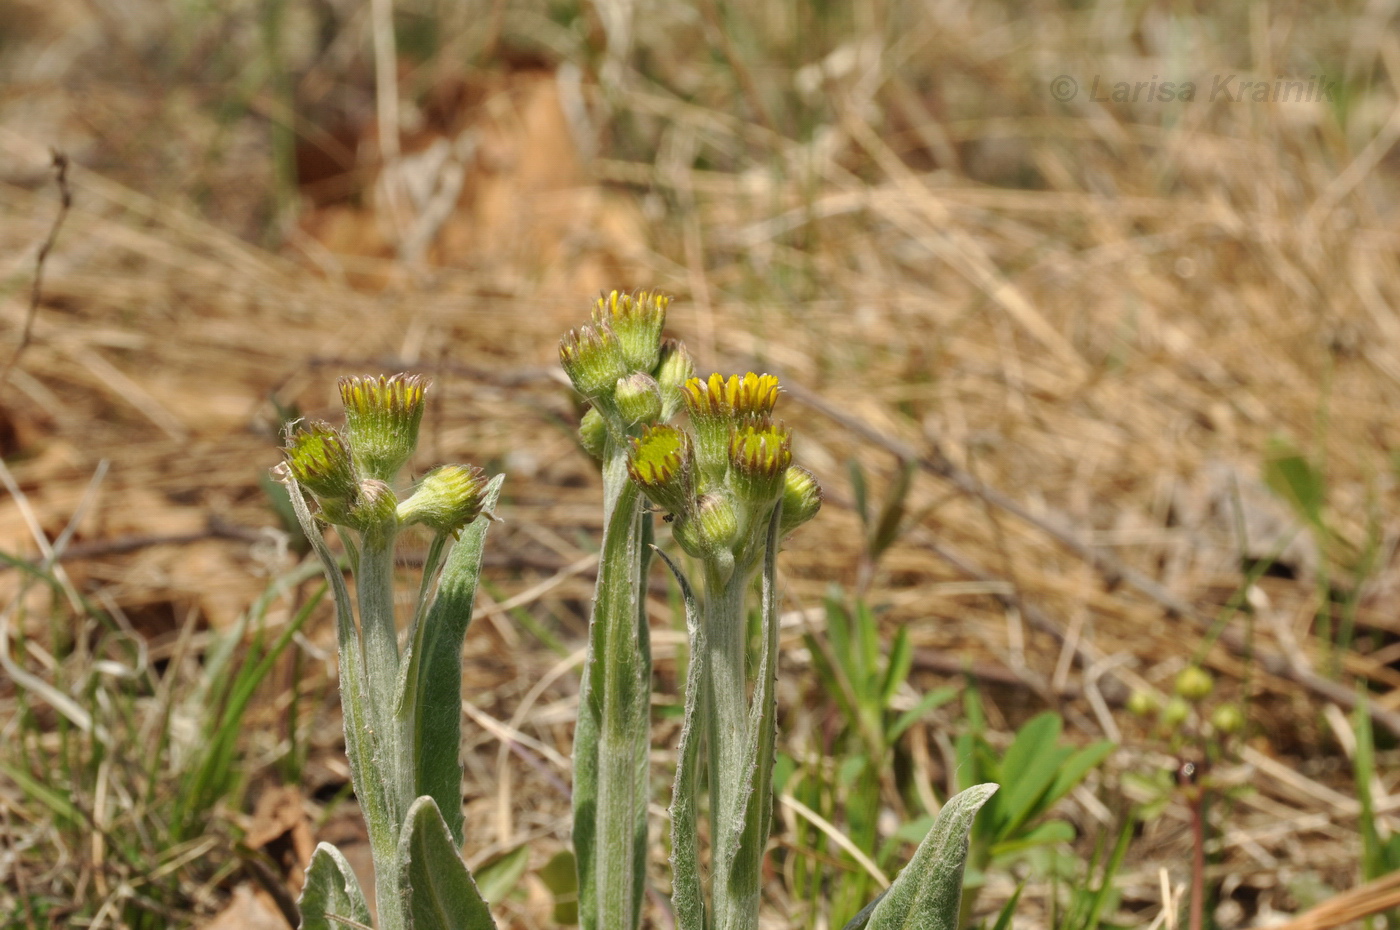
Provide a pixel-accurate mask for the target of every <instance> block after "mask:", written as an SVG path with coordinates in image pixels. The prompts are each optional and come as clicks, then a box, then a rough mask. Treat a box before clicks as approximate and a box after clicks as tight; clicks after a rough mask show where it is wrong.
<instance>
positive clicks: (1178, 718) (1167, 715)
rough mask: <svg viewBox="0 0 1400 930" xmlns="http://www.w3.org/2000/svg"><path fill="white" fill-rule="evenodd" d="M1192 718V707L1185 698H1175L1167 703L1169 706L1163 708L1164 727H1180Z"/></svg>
mask: <svg viewBox="0 0 1400 930" xmlns="http://www.w3.org/2000/svg"><path fill="white" fill-rule="evenodd" d="M1190 716H1191V705H1190V704H1187V703H1186V701H1185V699H1184V698H1181V697H1173V698H1172V699H1171V700H1170V701H1168V702H1167V706H1165V707H1163V708H1162V718H1161V719H1162V725H1163V726H1166V727H1179V726H1181V725H1182V724H1183V723H1185V722H1186V718H1188V717H1190Z"/></svg>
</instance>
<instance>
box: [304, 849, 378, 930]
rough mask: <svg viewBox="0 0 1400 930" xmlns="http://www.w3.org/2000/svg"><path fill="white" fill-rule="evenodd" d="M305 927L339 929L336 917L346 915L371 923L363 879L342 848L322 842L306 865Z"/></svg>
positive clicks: (313, 929)
mask: <svg viewBox="0 0 1400 930" xmlns="http://www.w3.org/2000/svg"><path fill="white" fill-rule="evenodd" d="M298 903H299V904H300V907H301V930H339V928H340V927H342V926H343V925H342V924H340V923H338V922H337V921H335V920H333V919H332V917H333V916H334V917H343V918H348V919H350V920H353V921H356V922H357V923H362V924H364V925H366V926H369V923H370V916H369V905H368V904H366V903H365V893H364V892H363V891H361V890H360V882H359V879H357V878H356V877H355V872H354V871H353V870H352V869H351V868H350V863H349V862H347V861H346V860H345V857H344V856H343V855H341V853H340V850H338V849H336V848H335V847H334V846H332V845H331V844H329V843H321V844H320V845H318V846H317V847H316V851H315V852H314V853H312V854H311V864H310V865H308V866H307V867H306V884H305V885H303V886H302V889H301V899H300V901H299V902H298Z"/></svg>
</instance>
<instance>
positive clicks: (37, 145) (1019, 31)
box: [0, 0, 1400, 928]
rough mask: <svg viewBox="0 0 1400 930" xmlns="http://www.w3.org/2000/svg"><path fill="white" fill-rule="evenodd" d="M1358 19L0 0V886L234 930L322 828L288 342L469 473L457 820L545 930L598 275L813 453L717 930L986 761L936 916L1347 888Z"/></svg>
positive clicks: (328, 732) (1171, 918) (820, 901)
mask: <svg viewBox="0 0 1400 930" xmlns="http://www.w3.org/2000/svg"><path fill="white" fill-rule="evenodd" d="M1395 25H1396V24H1395V19H1394V12H1393V11H1392V10H1391V9H1390V8H1389V6H1388V5H1387V4H1383V3H1380V4H1378V3H1370V4H1361V3H1350V4H1340V5H1334V4H1322V3H1308V2H1299V3H1294V4H1290V5H1287V6H1286V7H1284V6H1282V5H1276V4H1275V5H1271V4H1263V3H1255V4H1217V5H1209V4H1193V3H1185V2H1136V3H1127V2H1119V0H1102V2H1082V3H1068V2H1050V0H1044V2H990V3H968V2H963V0H860V2H855V3H836V2H818V0H806V2H802V0H757V2H748V3H738V2H733V0H693V2H672V0H594V2H578V3H574V2H563V0H560V2H549V0H540V2H532V0H461V2H447V0H233V2H223V3H213V2H196V0H2V2H0V204H2V206H0V364H6V366H7V367H6V368H5V369H4V374H3V378H4V382H3V388H0V462H3V465H4V467H3V469H0V482H2V483H3V484H4V487H5V491H6V493H5V495H4V496H3V497H0V560H3V562H4V565H3V566H0V661H3V670H0V737H2V738H0V878H3V880H0V921H3V922H4V923H5V924H6V925H14V926H21V927H30V926H34V927H41V926H50V925H67V926H106V927H111V926H133V927H167V926H169V927H177V926H195V927H214V926H226V927H243V926H252V927H257V926H269V927H278V926H286V915H288V914H289V913H290V910H289V908H290V904H289V902H290V901H291V900H292V899H294V897H295V893H296V889H297V887H298V882H299V880H300V869H301V866H302V865H304V862H305V858H306V856H307V855H308V854H309V851H310V848H311V846H312V845H313V844H314V842H315V840H317V839H330V840H333V841H335V842H337V843H338V844H339V845H340V846H341V847H342V848H345V849H347V852H351V853H353V850H354V848H355V845H356V843H355V840H356V837H362V835H363V827H362V825H361V824H359V823H358V822H357V820H356V817H357V816H358V815H357V814H356V813H354V806H353V805H347V804H344V803H343V802H344V801H345V799H346V797H347V793H348V791H349V786H348V771H347V770H346V768H345V766H344V764H343V759H342V756H341V746H340V736H339V720H338V708H337V705H336V702H335V699H334V692H333V687H334V667H333V655H334V649H333V647H332V645H331V644H332V633H331V624H330V619H329V618H330V614H329V610H328V607H327V605H326V603H325V602H324V600H323V593H322V591H321V588H320V582H318V581H316V580H315V572H314V571H313V570H311V569H308V568H306V567H305V565H304V563H302V561H301V553H302V552H303V549H302V547H301V546H300V545H299V539H298V538H297V537H296V536H295V534H294V533H292V532H290V531H289V529H288V524H287V523H286V522H285V520H284V519H283V518H282V517H281V516H279V509H278V503H279V502H278V500H277V498H276V492H275V490H273V489H271V488H269V487H268V484H267V482H266V480H265V478H264V476H265V474H266V470H267V468H268V467H269V466H270V465H271V464H273V463H274V462H275V461H276V460H277V458H278V454H277V451H276V446H277V430H278V425H279V424H280V423H281V422H282V421H283V420H284V419H285V418H287V417H288V416H296V415H300V414H305V415H327V414H328V413H329V411H330V410H332V409H333V404H332V402H333V400H334V390H333V381H334V379H335V377H337V376H338V375H341V374H345V373H349V372H380V371H386V372H387V371H392V370H399V369H402V368H411V369H413V370H418V371H422V372H425V373H427V374H429V375H431V376H432V377H433V378H434V380H435V382H436V387H435V389H434V393H433V395H432V396H431V399H430V409H429V413H428V418H427V420H426V421H425V427H424V432H425V436H426V440H425V442H424V443H423V445H424V447H425V449H426V451H425V454H424V463H423V464H431V463H434V462H439V461H471V462H474V463H476V464H480V465H483V466H486V467H488V469H489V470H492V471H501V470H504V471H505V472H507V474H508V479H507V483H506V486H505V499H504V502H503V505H502V508H501V511H500V514H501V516H502V517H503V518H504V519H505V521H506V522H505V524H504V525H503V526H502V527H500V532H494V531H493V545H492V549H491V552H490V554H489V555H488V562H487V573H486V581H487V584H486V591H485V592H483V594H482V596H481V598H480V600H479V603H478V617H477V620H476V624H475V625H474V627H473V630H472V632H471V633H470V635H469V636H468V645H467V668H468V675H469V679H468V681H467V683H466V690H465V693H466V694H467V695H468V696H469V702H468V703H469V705H470V706H469V707H467V708H466V709H465V712H466V713H467V714H468V717H469V725H468V738H467V740H466V747H465V751H466V752H467V768H468V780H467V783H466V784H465V785H464V797H465V803H466V809H467V823H468V833H469V841H468V846H467V849H466V855H467V856H468V858H469V860H470V861H471V862H472V864H473V866H474V867H475V866H485V869H484V872H485V874H486V875H487V876H488V877H489V883H490V891H491V896H492V897H493V898H494V899H497V900H499V901H500V904H499V907H498V910H499V911H500V913H503V914H505V915H507V919H508V920H509V921H512V922H513V924H512V925H513V926H520V927H537V926H550V925H553V924H554V923H555V922H556V921H559V920H566V919H567V918H568V911H569V906H568V897H569V894H570V888H569V881H568V875H569V867H568V863H567V857H566V854H565V853H564V850H566V848H567V839H568V837H567V810H568V799H567V785H568V781H569V774H568V754H569V746H570V733H571V723H572V720H573V714H574V706H575V705H576V701H577V676H576V668H577V662H578V659H579V652H578V650H579V648H580V647H581V645H582V643H583V641H584V639H583V633H584V626H583V625H584V622H585V618H586V615H587V611H586V606H587V602H588V598H589V596H590V594H591V589H592V580H591V577H592V572H593V567H594V564H595V558H594V553H595V552H596V540H597V534H598V529H599V527H598V517H597V513H598V507H597V497H598V487H599V482H598V479H597V475H596V474H595V473H594V472H593V470H592V467H591V464H590V461H589V460H588V459H587V457H586V456H584V455H583V454H582V453H581V452H580V451H579V450H578V449H577V447H576V444H575V441H574V439H573V429H574V427H575V426H576V424H577V417H578V414H579V408H578V407H577V405H576V404H575V403H574V401H573V400H572V399H571V398H570V397H569V395H568V393H567V391H566V388H565V386H564V384H563V382H562V381H561V378H560V376H559V375H558V374H557V372H556V371H555V367H556V366H555V361H554V359H555V349H554V347H555V345H556V342H557V339H558V337H559V335H560V334H561V333H562V332H563V331H564V330H565V329H567V328H568V327H569V326H572V325H575V324H576V323H577V322H578V321H580V320H581V319H582V318H583V316H584V314H585V307H586V306H587V302H588V301H589V300H590V299H591V297H592V296H593V295H594V294H595V293H596V292H597V291H598V290H599V289H600V288H614V287H617V288H633V287H643V286H647V287H660V288H662V289H664V290H667V291H669V292H670V293H672V294H674V295H676V297H677V301H676V303H675V304H674V305H673V308H674V309H673V313H672V319H671V324H670V327H669V329H670V331H671V333H672V334H674V335H676V336H679V337H682V338H684V339H685V341H686V342H687V344H688V345H689V346H690V348H691V350H692V351H693V352H694V353H695V354H696V356H697V359H698V365H699V367H700V368H701V369H702V370H710V369H717V370H721V371H725V372H729V371H735V370H738V371H742V370H746V369H749V368H754V369H757V370H769V371H773V372H775V373H777V374H779V375H780V376H782V378H783V382H784V386H785V388H786V389H787V393H786V395H785V396H784V398H783V400H782V401H781V408H782V409H781V410H780V413H781V414H782V416H784V417H785V418H786V419H787V420H788V421H789V422H790V423H792V424H793V425H798V426H799V427H800V428H799V429H798V436H799V443H800V448H799V449H798V450H797V454H798V458H799V459H800V460H801V461H802V462H803V463H804V464H806V465H808V466H809V467H811V468H812V469H813V470H814V471H815V472H816V473H817V475H818V476H819V478H820V479H821V481H822V482H823V485H824V486H825V488H826V491H827V506H826V509H825V510H824V511H823V513H822V515H821V517H820V518H819V519H818V521H817V522H816V523H815V524H813V525H812V526H811V527H809V528H808V529H807V530H806V531H804V532H803V533H801V534H799V535H797V536H796V537H795V538H794V539H793V540H792V542H791V544H790V547H789V549H788V551H787V553H786V554H785V555H784V557H783V560H782V565H781V570H782V573H783V574H784V585H785V587H784V590H785V606H786V610H787V611H788V613H787V615H786V617H785V620H784V633H783V636H784V649H783V656H782V666H783V667H782V674H783V678H782V694H781V703H782V706H783V707H784V708H785V711H784V713H785V717H784V720H783V721H782V725H781V734H782V735H781V736H780V741H781V746H780V749H781V752H782V758H781V760H780V763H779V773H778V782H779V791H780V803H779V805H778V806H777V807H776V810H777V812H778V817H777V820H778V824H777V828H776V832H775V836H774V841H773V847H772V852H771V854H770V864H771V867H772V881H771V882H770V883H769V889H768V895H769V901H768V908H769V911H770V912H771V914H772V917H773V921H774V922H773V926H775V927H777V926H802V927H813V928H816V927H840V926H841V925H842V924H843V923H844V921H845V919H847V918H849V917H850V916H852V915H853V914H854V913H855V911H856V910H858V909H859V907H860V906H861V904H862V903H864V902H865V901H867V900H869V898H870V896H871V895H873V894H874V893H875V892H876V891H878V889H879V888H880V887H881V885H882V883H883V882H885V881H887V880H888V877H889V876H888V873H887V872H886V871H885V870H887V869H892V868H894V867H895V866H896V864H897V863H899V862H902V861H904V859H905V858H906V856H907V853H908V851H909V849H910V848H912V843H911V840H913V839H917V837H918V836H920V835H921V833H922V829H923V827H924V826H926V824H927V823H928V818H929V816H930V815H931V814H932V812H933V811H935V810H936V809H937V806H938V804H939V803H940V801H941V800H942V799H944V798H946V797H947V796H948V793H949V792H951V791H952V790H954V789H955V788H956V787H957V786H960V785H964V786H965V785H966V784H969V783H971V782H972V781H976V780H979V779H983V778H993V779H997V780H1001V781H1004V782H1005V783H1006V784H1007V788H1006V789H1004V790H1003V793H1002V794H1000V795H998V796H997V802H996V804H995V805H994V806H993V807H989V808H988V813H987V815H985V816H984V821H983V822H982V823H980V824H979V828H978V833H977V834H976V835H975V837H974V854H973V860H972V861H973V863H974V865H975V866H976V874H975V875H974V876H972V879H971V880H970V885H969V891H968V895H967V900H966V901H965V915H964V916H965V920H966V922H967V923H968V924H969V925H974V924H978V923H983V924H985V925H986V926H988V927H991V926H1006V925H1010V924H1007V923H1005V922H1004V921H1006V920H1011V919H1012V918H1011V913H1012V910H1013V909H1014V911H1015V917H1014V924H1015V925H1016V926H1026V927H1032V926H1034V927H1042V926H1044V927H1052V926H1053V927H1074V928H1078V927H1091V926H1154V927H1174V926H1178V925H1181V926H1204V925H1210V924H1213V925H1216V926H1220V927H1235V926H1262V925H1265V924H1268V923H1270V922H1276V921H1278V920H1282V919H1285V918H1287V917H1289V916H1290V915H1299V914H1303V913H1304V912H1308V913H1309V915H1310V916H1309V917H1308V920H1309V921H1310V922H1308V923H1306V926H1309V927H1330V926H1340V925H1342V924H1343V923H1345V922H1346V921H1347V920H1358V919H1363V918H1365V919H1370V920H1373V921H1383V920H1387V919H1390V920H1393V919H1394V918H1393V916H1392V917H1390V918H1387V917H1368V915H1372V914H1380V913H1383V912H1384V911H1385V909H1386V908H1387V907H1391V908H1393V907H1394V904H1395V902H1396V900H1397V896H1396V895H1397V892H1396V888H1397V882H1396V881H1395V880H1394V878H1393V874H1394V871H1395V870H1396V869H1397V868H1400V840H1396V839H1395V835H1396V834H1395V833H1394V832H1393V828H1394V826H1395V825H1396V823H1397V821H1396V816H1397V814H1396V812H1397V809H1400V777H1397V774H1396V771H1397V767H1396V761H1397V758H1400V756H1398V755H1397V751H1396V748H1395V745H1396V743H1395V740H1396V736H1397V733H1400V609H1397V608H1398V607H1400V565H1397V557H1396V547H1397V541H1400V518H1397V514H1400V506H1397V505H1400V491H1398V490H1397V476H1400V454H1397V452H1400V419H1397V416H1396V413H1395V411H1396V410H1397V409H1400V403H1398V401H1400V313H1397V309H1396V308H1397V306H1400V233H1397V229H1400V226H1397V222H1396V219H1397V208H1400V192H1398V191H1397V182H1400V172H1398V171H1397V168H1398V167H1400V161H1397V155H1396V152H1395V143H1396V141H1397V139H1400V92H1398V91H1397V88H1400V31H1397V30H1396V28H1395ZM1154 82H1155V83H1157V84H1158V86H1159V87H1160V86H1161V85H1162V84H1165V83H1166V82H1171V83H1173V84H1175V85H1176V86H1177V89H1176V91H1175V92H1174V93H1177V94H1179V91H1180V86H1181V85H1182V84H1183V83H1185V82H1192V83H1193V84H1194V85H1195V93H1194V95H1193V96H1192V98H1191V99H1189V100H1187V99H1181V98H1180V97H1179V96H1174V97H1173V99H1169V100H1163V99H1162V98H1161V94H1158V95H1157V96H1155V97H1154V96H1153V92H1152V91H1151V90H1148V89H1147V88H1148V87H1150V86H1151V85H1152V84H1153V83H1154ZM1246 82H1248V83H1249V84H1250V87H1249V88H1245V84H1246ZM1290 82H1293V83H1297V84H1298V85H1299V88H1297V89H1290V88H1289V87H1288V85H1289V84H1290ZM1120 83H1124V84H1127V85H1128V86H1129V89H1128V90H1125V91H1122V92H1121V94H1122V96H1124V97H1126V99H1122V100H1114V99H1113V94H1114V85H1118V84H1120ZM1139 85H1144V86H1143V87H1142V88H1139ZM1222 85H1223V86H1222ZM1302 85H1307V86H1308V89H1307V90H1306V91H1304V90H1303V89H1302ZM1260 86H1264V87H1265V88H1266V94H1265V95H1264V96H1266V97H1267V99H1260V97H1261V95H1260V94H1259V93H1258V90H1259V87H1260ZM1217 90H1219V92H1217ZM1133 93H1136V95H1137V96H1136V98H1134V97H1133V96H1132V94H1133ZM1300 96H1302V97H1303V98H1304V99H1299V97H1300ZM1105 97H1107V98H1108V99H1103V98H1105ZM52 152H59V153H62V154H63V156H65V157H66V159H67V161H68V168H67V170H66V173H65V175H64V177H63V181H62V185H60V183H59V179H58V177H57V174H56V172H55V169H54V165H53V156H52ZM64 190H66V191H68V192H69V193H70V194H71V201H72V204H71V208H70V209H67V210H64V209H63V208H62V207H61V200H62V193H63V191H64ZM56 220H61V225H59V226H56ZM55 229H57V235H56V237H55V238H54V243H53V248H52V249H51V250H50V251H49V252H48V253H47V254H46V256H45V258H44V260H43V280H42V286H41V287H40V288H38V289H36V288H35V287H34V282H35V277H36V266H37V265H38V263H39V260H40V255H41V251H42V249H43V246H44V243H45V240H46V238H49V237H50V235H51V233H52V232H53V231H54V230H55ZM21 348H22V351H21ZM653 584H654V586H655V587H654V589H653V593H654V599H653V605H652V606H653V608H654V628H655V629H656V630H657V631H658V634H657V638H658V663H657V664H658V678H657V689H656V698H655V706H656V715H657V720H658V721H660V722H661V724H662V725H661V726H659V727H658V740H657V745H656V755H655V765H656V774H657V778H656V783H657V784H658V785H665V784H669V779H668V777H667V773H668V771H669V767H670V766H671V765H672V763H673V757H672V752H673V749H674V743H675V732H674V726H675V721H676V720H677V719H678V716H679V704H678V699H679V696H678V693H677V688H678V671H677V663H679V662H683V661H684V655H683V649H682V648H681V644H682V638H681V637H680V636H679V635H678V634H677V633H671V634H670V635H669V636H668V635H666V631H668V630H675V628H676V627H677V624H678V620H677V617H676V615H675V611H674V607H675V593H674V592H673V591H669V590H668V589H667V587H666V586H665V583H664V579H663V578H662V577H661V576H660V575H658V576H657V577H656V578H654V579H653ZM1200 671H1204V672H1205V673H1206V674H1207V675H1208V678H1204V679H1202V678H1201V677H1200V676H1199V674H1197V673H1198V672H1200ZM657 801H658V808H657V810H658V820H657V822H656V823H655V825H654V827H655V837H656V842H657V844H658V850H659V849H660V844H661V843H662V842H663V841H662V837H663V836H664V834H665V831H664V830H663V829H662V826H663V824H662V820H661V814H660V811H661V810H662V809H663V808H664V803H665V798H664V796H662V795H658V798H657ZM527 843H528V846H527V845H525V844H527ZM360 846H361V851H362V852H363V844H362V843H361V844H360ZM361 858H362V859H363V860H364V861H366V862H367V855H364V856H361ZM656 858H657V861H658V862H660V861H662V860H663V857H661V856H659V855H658V856H657V857H656ZM1387 876H1392V877H1391V878H1387ZM654 877H655V884H656V889H657V891H658V893H657V895H655V896H654V899H653V900H652V903H651V904H649V905H648V906H649V908H650V909H651V910H650V911H649V913H650V914H651V915H652V919H654V921H655V922H656V925H657V926H666V925H667V923H666V920H667V918H666V915H665V909H664V906H663V903H662V902H663V901H664V899H665V895H664V892H665V890H666V889H667V887H668V884H667V883H668V876H667V875H666V874H665V870H664V869H661V868H658V871H657V874H656V875H655V876H654ZM1368 883H1369V884H1368ZM1358 886H1360V887H1358ZM1392 913H1393V912H1392ZM259 921H262V922H263V923H259ZM1302 925H1304V924H1298V926H1302Z"/></svg>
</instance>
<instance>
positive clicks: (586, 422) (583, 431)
mask: <svg viewBox="0 0 1400 930" xmlns="http://www.w3.org/2000/svg"><path fill="white" fill-rule="evenodd" d="M578 441H579V443H580V444H581V445H582V446H583V451H585V452H587V453H588V454H589V455H591V456H593V457H594V458H595V459H598V460H599V461H602V458H603V454H604V452H605V451H606V450H607V444H608V424H607V423H606V422H605V421H604V420H603V415H602V414H601V413H599V412H598V409H597V408H596V407H589V408H588V411H587V412H586V413H584V415H583V421H582V422H580V423H579V425H578Z"/></svg>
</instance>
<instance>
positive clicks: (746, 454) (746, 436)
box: [729, 423, 792, 507]
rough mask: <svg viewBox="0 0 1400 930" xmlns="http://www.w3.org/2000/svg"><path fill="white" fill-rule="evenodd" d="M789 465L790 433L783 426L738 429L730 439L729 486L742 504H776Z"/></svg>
mask: <svg viewBox="0 0 1400 930" xmlns="http://www.w3.org/2000/svg"><path fill="white" fill-rule="evenodd" d="M791 464H792V432H791V430H789V429H788V428H787V427H785V426H783V425H782V424H775V423H763V424H760V425H747V426H741V427H739V428H738V429H736V430H735V431H734V433H733V435H732V436H731V437H730V439H729V486H730V488H732V489H733V491H734V493H736V494H737V495H738V496H739V499H740V500H741V501H743V502H744V503H745V504H749V505H752V506H756V507H763V506H767V505H769V504H773V503H775V502H776V501H777V500H778V497H779V496H780V495H781V494H782V493H783V489H784V485H785V483H786V482H785V477H786V476H785V472H786V471H787V469H788V466H789V465H791Z"/></svg>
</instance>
